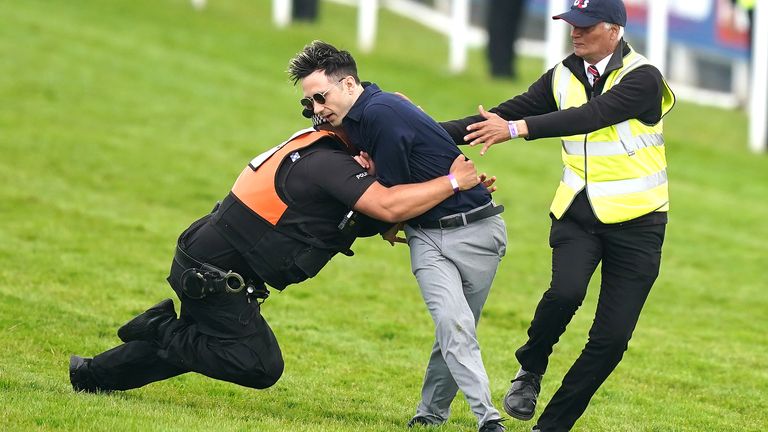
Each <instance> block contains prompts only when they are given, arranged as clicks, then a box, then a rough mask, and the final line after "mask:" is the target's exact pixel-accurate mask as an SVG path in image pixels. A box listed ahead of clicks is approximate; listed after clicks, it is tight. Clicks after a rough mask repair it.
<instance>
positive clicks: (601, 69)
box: [584, 53, 613, 85]
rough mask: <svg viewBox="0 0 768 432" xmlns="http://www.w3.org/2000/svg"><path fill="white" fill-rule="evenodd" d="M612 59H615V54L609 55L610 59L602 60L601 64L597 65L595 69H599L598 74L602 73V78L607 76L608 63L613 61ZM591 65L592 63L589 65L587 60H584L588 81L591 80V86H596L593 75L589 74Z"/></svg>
mask: <svg viewBox="0 0 768 432" xmlns="http://www.w3.org/2000/svg"><path fill="white" fill-rule="evenodd" d="M611 57H613V53H611V55H609V56H608V57H606V58H604V59H602V60H600V61H599V62H597V63H595V65H594V66H595V68H597V72H599V73H600V76H601V77H602V76H603V75H605V68H606V67H608V62H609V61H611ZM589 65H590V63H587V61H586V60H584V73H585V74H587V79H588V80H589V85H595V77H593V76H592V74H591V73H589V70H588V68H589Z"/></svg>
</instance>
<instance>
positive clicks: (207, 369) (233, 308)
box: [90, 217, 284, 390]
mask: <svg viewBox="0 0 768 432" xmlns="http://www.w3.org/2000/svg"><path fill="white" fill-rule="evenodd" d="M207 220H208V217H204V218H203V219H201V220H199V221H197V222H195V223H194V224H192V226H190V227H189V228H188V229H187V230H186V231H185V232H184V233H183V234H182V236H181V238H180V240H181V243H182V245H183V246H184V248H185V249H186V250H187V252H188V253H189V254H190V255H192V256H194V257H195V258H197V259H198V260H200V261H204V262H208V263H210V264H214V265H216V266H217V267H220V268H223V269H227V270H233V271H235V272H237V273H240V274H241V275H249V272H250V269H249V268H248V267H247V265H245V264H244V262H243V261H242V258H241V257H240V256H239V254H237V252H236V251H235V250H234V249H233V248H232V247H231V246H230V245H229V244H228V243H227V242H226V241H225V240H224V239H222V238H221V237H220V236H219V235H218V233H217V232H216V231H215V230H214V229H213V228H212V227H211V226H210V225H209V224H208V223H207ZM183 270H184V269H183V268H181V266H179V265H178V264H177V263H175V262H174V263H173V264H172V267H171V275H170V276H169V277H168V282H169V283H170V285H171V287H172V288H173V289H174V291H175V292H176V295H177V297H178V298H179V300H181V312H180V315H179V319H177V320H175V321H174V322H172V323H171V324H169V325H166V326H162V327H161V328H160V329H159V335H158V338H157V341H153V342H145V341H132V342H128V343H124V344H122V345H119V346H117V347H115V348H112V349H110V350H108V351H106V352H103V353H101V354H99V355H97V356H95V357H94V358H93V361H92V362H91V365H90V371H91V373H92V376H93V378H94V380H95V381H96V383H97V384H98V386H99V387H100V388H102V389H104V390H128V389H132V388H137V387H141V386H144V385H146V384H149V383H151V382H155V381H160V380H164V379H167V378H171V377H174V376H176V375H180V374H183V373H187V372H197V373H200V374H203V375H206V376H208V377H211V378H215V379H220V380H223V381H228V382H232V383H235V384H239V385H242V386H246V387H252V388H258V389H261V388H266V387H269V386H271V385H273V384H274V383H276V382H277V380H278V379H279V378H280V376H281V375H282V373H283V366H284V364H283V356H282V353H281V351H280V346H279V345H278V343H277V340H276V339H275V335H274V333H272V329H271V328H270V327H269V325H268V324H267V322H266V321H265V320H264V318H263V317H262V316H261V313H260V309H259V305H258V304H257V303H256V302H255V301H253V302H250V303H249V302H248V300H247V298H246V296H245V293H244V292H241V293H238V294H217V295H212V296H208V297H205V298H203V299H201V300H194V299H190V298H188V297H186V296H185V295H184V294H183V293H182V292H181V290H180V284H179V280H178V277H179V275H180V274H181V272H182V271H183Z"/></svg>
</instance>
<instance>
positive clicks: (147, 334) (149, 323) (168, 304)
mask: <svg viewBox="0 0 768 432" xmlns="http://www.w3.org/2000/svg"><path fill="white" fill-rule="evenodd" d="M175 319H176V311H174V309H173V300H171V299H165V300H163V301H161V302H160V303H158V304H156V305H154V306H152V307H151V308H149V309H147V310H146V311H145V312H144V313H142V314H140V315H137V316H136V317H135V318H133V319H132V320H130V321H128V322H127V323H125V324H124V325H123V326H122V327H120V328H119V329H118V330H117V336H118V337H120V340H122V341H123V342H130V341H136V340H143V341H147V342H152V341H155V340H157V336H158V334H157V333H158V331H157V330H158V328H160V327H161V326H163V325H165V324H168V323H170V322H171V321H173V320H175Z"/></svg>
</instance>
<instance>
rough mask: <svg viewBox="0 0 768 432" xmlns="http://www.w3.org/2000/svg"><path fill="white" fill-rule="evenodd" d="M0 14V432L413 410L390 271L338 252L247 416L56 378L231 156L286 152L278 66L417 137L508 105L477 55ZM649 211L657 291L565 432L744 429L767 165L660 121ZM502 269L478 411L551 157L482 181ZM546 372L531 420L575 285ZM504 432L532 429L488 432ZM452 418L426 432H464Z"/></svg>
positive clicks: (284, 424) (28, 8)
mask: <svg viewBox="0 0 768 432" xmlns="http://www.w3.org/2000/svg"><path fill="white" fill-rule="evenodd" d="M209 3H210V4H209V8H208V9H206V10H205V11H203V12H195V11H194V10H192V9H191V8H190V7H189V6H188V2H187V1H185V0H167V1H162V2H161V1H150V0H131V1H128V0H112V1H97V0H67V1H64V0H47V1H44V0H26V1H23V2H2V3H0V17H2V18H1V19H0V21H1V22H2V23H1V24H0V263H2V265H1V266H0V346H2V349H0V405H2V407H3V408H2V411H3V415H2V416H0V430H9V431H15V430H44V431H47V430H136V431H145V430H163V431H165V430H179V431H181V430H185V431H186V430H211V429H216V430H243V431H245V430H249V431H250V430H256V431H283V430H309V431H357V430H374V431H392V430H404V424H405V422H406V421H407V420H408V419H409V417H410V415H411V414H412V413H413V409H414V407H415V405H416V403H417V402H418V398H419V389H420V384H421V378H422V374H423V369H424V366H425V363H426V360H427V356H428V351H429V348H430V346H431V341H432V331H433V330H432V323H431V320H430V318H429V316H428V314H427V312H426V309H425V307H424V305H423V303H422V301H421V299H420V296H419V294H418V288H417V286H416V284H415V281H414V279H413V277H412V275H411V274H410V270H409V265H408V257H407V249H406V248H404V247H397V248H391V247H389V246H388V245H387V244H386V243H384V242H381V241H379V240H376V239H370V240H363V241H360V242H359V243H358V244H357V245H356V246H355V250H356V252H357V256H356V257H355V258H352V259H350V258H346V257H339V258H337V259H336V260H335V261H334V262H332V263H331V264H330V265H329V267H328V268H327V269H325V270H324V271H323V272H322V273H321V275H319V276H318V277H317V278H315V279H313V280H311V281H309V282H307V283H305V284H302V285H300V286H294V287H291V288H289V289H288V290H286V291H285V292H283V293H274V294H273V296H272V297H271V298H270V299H269V301H268V302H267V304H266V306H265V307H264V315H265V316H266V318H267V319H268V321H269V322H270V324H271V325H272V327H273V329H274V330H275V333H276V334H277V336H278V339H279V340H280V343H281V346H282V348H283V352H284V355H285V360H286V372H285V375H284V376H283V378H282V379H281V380H280V382H278V384H277V385H275V386H274V387H273V388H270V389H268V390H265V391H254V390H250V389H246V388H242V387H238V386H236V385H232V384H228V383H223V382H218V381H214V380H211V379H208V378H206V377H203V376H199V375H194V374H187V375H184V376H180V377H177V378H174V379H171V380H168V381H165V382H160V383H156V384H152V385H149V386H147V387H145V388H142V389H137V390H132V391H128V392H125V393H119V394H114V395H110V396H99V395H96V396H94V395H86V394H75V393H73V392H72V391H71V388H70V385H69V382H68V378H67V362H68V357H69V355H70V354H72V353H78V354H82V355H93V354H96V353H98V352H100V351H102V350H105V349H108V348H110V347H112V346H114V345H116V344H117V342H118V339H117V337H116V335H115V330H116V328H117V327H118V326H119V325H120V324H122V323H123V322H124V321H126V320H127V319H129V318H130V317H132V316H133V314H135V313H137V312H139V311H142V310H143V309H145V308H146V307H148V306H149V305H151V304H154V303H155V302H156V301H158V300H160V299H162V298H164V297H166V296H169V294H170V293H171V292H170V290H169V288H168V287H167V286H166V285H165V282H164V277H165V275H166V272H167V269H168V266H169V265H170V260H171V256H172V253H173V247H174V244H175V239H176V236H177V235H178V234H179V233H180V232H181V231H182V230H183V229H184V228H185V227H186V226H187V225H188V224H189V223H190V222H191V221H192V220H194V219H195V218H197V217H198V216H200V215H202V214H203V213H204V212H206V211H208V210H209V208H210V207H211V205H212V204H213V202H214V201H215V200H217V199H219V198H221V197H222V196H223V195H224V194H225V193H226V191H227V189H228V187H229V186H230V185H231V182H232V181H233V180H234V178H235V177H236V175H237V174H238V173H239V171H240V170H241V169H242V166H243V165H244V164H245V162H246V161H247V160H249V159H250V158H251V157H252V156H253V155H255V154H257V153H258V152H260V151H261V150H263V149H265V148H267V147H270V146H272V145H274V144H275V143H277V142H279V141H281V140H283V139H284V138H286V137H287V136H288V135H290V134H291V133H292V132H293V131H294V130H296V129H298V128H301V127H305V126H306V121H305V120H303V119H302V118H301V117H300V116H299V115H298V114H299V104H298V103H297V100H298V99H299V96H300V92H299V90H298V89H296V88H295V87H293V86H292V85H291V84H290V83H289V81H288V79H287V77H286V74H285V72H284V71H285V68H286V65H287V62H288V59H289V58H290V57H291V56H292V55H293V54H294V53H296V52H297V51H298V50H300V49H301V47H302V46H303V45H304V44H306V43H307V42H309V41H311V40H313V39H316V38H322V39H324V40H327V41H329V42H331V43H334V44H336V45H339V46H341V47H344V48H347V49H350V50H352V52H353V53H355V54H356V57H357V59H358V63H359V65H360V73H361V76H362V77H363V78H364V79H369V80H373V81H376V82H377V83H378V84H380V85H381V86H382V88H384V89H387V90H398V91H401V92H403V93H405V94H407V95H409V96H410V97H411V98H412V99H413V100H415V101H417V102H418V103H419V104H420V105H421V106H422V107H423V108H424V109H425V110H427V111H428V112H430V113H431V114H432V115H433V116H434V117H436V118H438V119H450V118H455V117H458V116H463V115H466V114H469V113H471V112H473V111H474V110H475V108H476V106H477V104H479V103H482V104H484V105H486V107H489V106H493V105H494V104H495V103H498V102H500V101H502V100H504V99H506V98H507V97H509V96H512V95H514V94H517V93H519V92H521V91H523V90H524V89H525V88H526V85H527V83H529V82H531V81H533V80H534V79H535V78H536V77H537V76H538V74H539V73H540V71H541V67H542V66H541V63H540V62H538V61H534V60H526V61H523V62H522V64H521V67H522V70H521V73H522V78H521V80H520V81H519V82H516V83H513V82H505V81H504V82H502V81H493V80H489V79H488V78H487V73H486V68H485V61H484V57H483V55H482V52H480V51H474V52H472V53H471V55H470V65H471V66H470V69H469V71H468V72H466V73H465V74H462V75H459V76H453V75H450V74H449V73H448V72H447V70H446V64H447V61H446V56H447V48H446V47H447V44H446V41H445V40H444V39H443V38H442V37H439V36H437V35H435V34H433V33H430V32H429V31H427V30H425V29H423V28H421V27H419V26H418V25H416V24H414V23H412V22H409V21H407V20H403V19H402V18H398V17H395V16H392V15H391V14H387V13H384V14H383V15H382V17H381V22H380V29H381V31H380V33H379V36H378V40H377V49H376V51H375V52H374V53H372V54H369V55H364V54H361V53H358V50H357V49H356V47H355V38H356V33H355V32H356V29H355V25H356V24H355V23H356V18H355V11H354V10H353V9H350V8H346V7H342V6H337V5H334V4H327V3H323V4H322V11H321V20H320V22H319V23H317V24H297V25H294V26H292V27H290V28H289V29H285V30H278V29H275V28H273V27H272V25H271V22H270V17H271V11H270V8H269V4H270V2H268V1H267V0H258V1H246V0H226V1H224V0H223V1H211V2H209ZM666 126H667V127H666V136H667V140H668V157H669V165H670V167H669V174H670V178H671V194H672V211H671V213H670V219H671V221H670V224H669V228H668V234H667V240H666V245H665V248H664V259H663V265H662V272H661V276H660V278H659V280H658V281H657V283H656V286H655V287H654V290H653V292H652V294H651V297H650V299H649V301H648V303H647V306H646V308H645V311H644V313H643V316H642V318H641V320H640V323H639V324H638V328H637V331H636V332H635V337H634V339H633V340H632V342H631V343H630V350H629V352H628V353H627V354H626V356H625V359H624V361H623V362H622V363H621V364H620V365H619V367H618V368H617V370H616V371H615V372H614V373H613V375H612V376H611V377H610V378H609V380H608V381H607V382H606V383H605V384H604V385H603V387H602V388H601V389H600V391H599V392H598V393H597V395H596V396H595V398H594V399H593V401H592V403H591V405H590V407H589V409H588V410H587V412H586V414H585V415H584V417H583V418H582V419H581V420H580V421H579V423H578V424H577V427H576V429H575V430H577V431H627V432H629V431H631V432H635V431H664V432H667V431H695V432H701V431H763V430H765V429H766V428H768V396H766V389H768V372H767V370H766V364H767V363H768V344H766V336H765V334H766V333H765V328H766V325H767V324H768V318H766V311H768V293H767V292H766V288H768V273H766V271H765V260H766V257H768V242H766V240H768V223H766V221H767V220H768V201H766V196H768V159H767V158H766V157H765V156H755V155H751V154H749V152H748V151H747V150H746V147H747V145H746V143H745V142H746V127H747V119H746V117H745V115H744V114H743V113H741V112H732V111H722V110H718V109H713V108H703V107H700V106H696V105H691V104H686V103H678V105H677V107H676V108H675V110H674V111H673V112H672V113H671V114H670V115H669V117H668V118H667V121H666ZM467 153H468V154H469V155H471V156H474V159H475V160H476V161H477V163H478V165H479V166H480V168H481V169H483V170H486V171H488V172H490V173H492V174H495V175H497V176H498V177H499V186H500V190H499V191H498V192H497V193H496V200H497V201H498V202H500V203H503V204H504V205H505V206H506V207H507V211H506V212H505V213H504V218H505V220H506V222H507V227H508V234H509V240H510V242H509V250H508V254H507V257H506V258H505V259H504V261H503V263H502V266H501V270H500V272H499V275H498V277H497V279H496V283H495V286H494V289H493V291H492V293H491V296H490V299H489V301H488V305H487V307H486V309H485V311H484V315H483V320H482V324H481V326H480V329H479V335H480V340H481V344H482V346H483V354H484V359H485V364H486V368H487V370H488V373H489V376H490V378H491V386H492V391H493V396H494V400H495V401H496V403H497V405H498V406H499V407H500V406H501V404H500V400H501V397H502V396H503V394H504V392H505V391H506V388H507V385H508V380H509V379H510V378H511V376H512V374H513V373H514V372H515V371H516V369H517V364H516V362H515V360H514V356H513V352H514V350H515V349H516V348H517V347H518V346H519V345H520V344H522V343H523V342H524V340H525V330H526V328H527V324H528V322H529V321H530V319H531V317H532V313H533V310H534V308H535V305H536V303H537V301H538V299H539V297H540V295H541V293H542V291H543V290H544V289H546V287H547V286H548V283H549V268H550V264H549V253H550V251H549V248H548V245H547V236H548V227H549V223H548V218H547V211H548V206H549V200H550V199H551V197H552V194H553V193H554V189H555V186H556V184H557V180H558V175H559V172H560V162H559V150H558V143H557V142H556V141H555V140H542V141H535V142H524V141H515V142H513V143H507V144H504V145H501V146H496V147H494V148H493V149H492V150H491V151H490V153H489V154H488V155H486V156H485V157H482V158H481V157H479V156H478V151H477V149H467ZM595 279H596V280H594V281H593V285H592V287H591V289H590V293H589V295H588V298H587V300H586V301H585V304H584V306H583V308H582V309H583V310H581V311H580V312H579V313H578V314H577V315H576V317H575V318H574V320H573V322H572V323H571V325H570V326H569V328H568V331H567V332H566V334H565V335H564V336H563V338H562V340H561V342H560V343H559V344H558V345H557V347H556V350H555V353H554V355H553V356H552V357H551V363H550V368H549V371H548V373H547V377H546V379H545V381H544V386H543V392H542V402H544V403H546V402H547V401H548V400H549V398H550V397H551V395H552V394H553V392H554V390H555V389H556V387H557V386H558V384H559V382H560V379H561V378H562V376H563V375H564V373H565V371H566V370H567V369H568V367H569V366H570V364H571V363H572V362H573V360H574V359H575V358H576V356H578V354H579V352H580V350H581V348H582V347H583V344H584V342H585V340H586V333H587V330H588V328H589V325H590V323H591V319H592V314H593V312H594V307H595V301H596V295H597V289H596V288H597V284H598V283H599V280H597V279H599V278H598V277H596V278H595ZM507 424H508V427H509V430H510V431H520V432H521V431H527V430H530V426H531V423H523V422H517V421H509V422H507ZM474 427H475V421H474V418H473V417H472V416H471V414H470V412H469V409H468V407H467V405H466V403H465V402H464V400H463V398H461V397H459V398H457V400H456V403H455V404H454V413H453V416H452V418H451V420H450V421H449V423H448V424H447V425H446V426H444V427H442V428H440V429H439V430H441V431H469V430H473V428H474Z"/></svg>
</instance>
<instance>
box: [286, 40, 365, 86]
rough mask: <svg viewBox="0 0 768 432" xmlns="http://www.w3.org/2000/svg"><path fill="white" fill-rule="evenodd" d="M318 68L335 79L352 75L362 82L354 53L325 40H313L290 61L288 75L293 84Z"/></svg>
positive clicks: (356, 80)
mask: <svg viewBox="0 0 768 432" xmlns="http://www.w3.org/2000/svg"><path fill="white" fill-rule="evenodd" d="M318 70H322V71H325V75H326V76H328V77H329V78H331V79H334V80H340V79H342V78H344V77H347V76H352V77H353V78H354V79H355V82H357V83H360V78H358V77H357V64H355V59H354V58H352V54H350V53H349V51H340V50H338V49H336V47H334V46H333V45H331V44H328V43H325V42H323V41H319V40H316V41H312V42H311V43H310V44H308V45H307V46H305V47H304V49H303V50H301V51H300V52H299V53H298V54H296V56H295V57H293V58H292V59H291V61H290V63H288V76H289V77H290V78H291V80H292V81H293V85H296V83H297V82H299V80H302V79H304V78H306V77H308V76H309V75H311V74H312V73H313V72H315V71H318Z"/></svg>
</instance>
